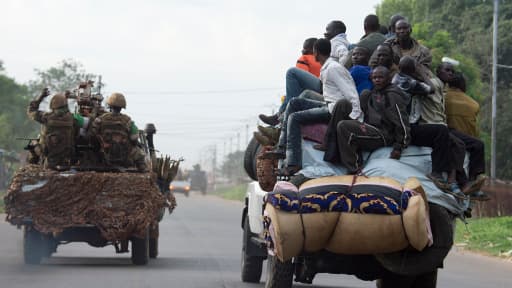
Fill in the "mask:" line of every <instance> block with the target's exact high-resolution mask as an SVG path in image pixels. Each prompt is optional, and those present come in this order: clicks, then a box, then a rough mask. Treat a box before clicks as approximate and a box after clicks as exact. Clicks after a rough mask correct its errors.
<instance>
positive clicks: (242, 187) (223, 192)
mask: <svg viewBox="0 0 512 288" xmlns="http://www.w3.org/2000/svg"><path fill="white" fill-rule="evenodd" d="M246 190H247V184H239V185H233V186H227V187H220V188H218V189H217V190H215V191H214V192H213V193H214V194H216V195H219V196H220V197H222V198H224V199H228V200H238V201H244V199H245V192H246Z"/></svg>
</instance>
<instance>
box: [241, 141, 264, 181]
mask: <svg viewBox="0 0 512 288" xmlns="http://www.w3.org/2000/svg"><path fill="white" fill-rule="evenodd" d="M260 149H261V145H260V143H259V142H258V141H256V139H255V138H254V137H252V138H251V141H249V144H248V145H247V148H246V149H245V153H244V169H245V172H246V173H247V175H249V177H250V178H251V179H252V180H254V181H258V176H257V175H256V155H257V154H258V151H259V150H260Z"/></svg>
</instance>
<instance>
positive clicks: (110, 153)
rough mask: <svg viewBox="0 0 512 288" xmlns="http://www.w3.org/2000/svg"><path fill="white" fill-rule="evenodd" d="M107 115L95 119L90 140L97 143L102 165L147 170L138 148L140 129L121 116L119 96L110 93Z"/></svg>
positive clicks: (124, 102) (124, 103)
mask: <svg viewBox="0 0 512 288" xmlns="http://www.w3.org/2000/svg"><path fill="white" fill-rule="evenodd" d="M107 105H108V106H109V108H110V112H107V113H104V114H102V115H100V116H98V117H97V118H95V119H94V122H93V123H92V127H91V140H92V141H95V142H96V145H97V146H99V149H100V151H101V154H102V159H103V162H104V163H105V164H106V165H109V166H121V167H131V166H134V165H135V166H136V167H137V169H138V170H139V171H146V163H145V159H144V154H143V153H142V151H141V149H140V148H139V147H138V146H137V141H138V135H139V130H138V128H137V126H135V123H134V122H133V121H132V120H131V118H130V117H129V116H128V115H125V114H122V113H121V109H123V108H126V99H125V98H124V95H123V94H121V93H113V94H112V95H111V96H110V97H109V98H108V99H107Z"/></svg>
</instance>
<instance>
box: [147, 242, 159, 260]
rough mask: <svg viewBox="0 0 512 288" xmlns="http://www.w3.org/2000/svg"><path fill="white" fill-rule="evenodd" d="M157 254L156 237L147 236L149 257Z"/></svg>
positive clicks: (154, 256)
mask: <svg viewBox="0 0 512 288" xmlns="http://www.w3.org/2000/svg"><path fill="white" fill-rule="evenodd" d="M157 256H158V238H149V258H152V259H155V258H156V257H157Z"/></svg>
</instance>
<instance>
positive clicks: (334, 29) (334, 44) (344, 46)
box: [324, 21, 350, 66]
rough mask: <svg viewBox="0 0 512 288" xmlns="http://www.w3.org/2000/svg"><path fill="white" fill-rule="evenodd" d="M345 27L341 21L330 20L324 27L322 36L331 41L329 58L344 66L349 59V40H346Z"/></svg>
mask: <svg viewBox="0 0 512 288" xmlns="http://www.w3.org/2000/svg"><path fill="white" fill-rule="evenodd" d="M345 32H347V27H346V26H345V24H344V23H343V22H342V21H331V22H330V23H329V24H327V27H326V28H325V33H324V37H325V38H326V39H327V40H329V41H331V58H332V59H333V60H334V61H336V62H338V63H340V64H341V65H342V66H345V63H346V62H347V60H348V59H349V49H348V47H349V46H350V42H348V40H347V34H345Z"/></svg>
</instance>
